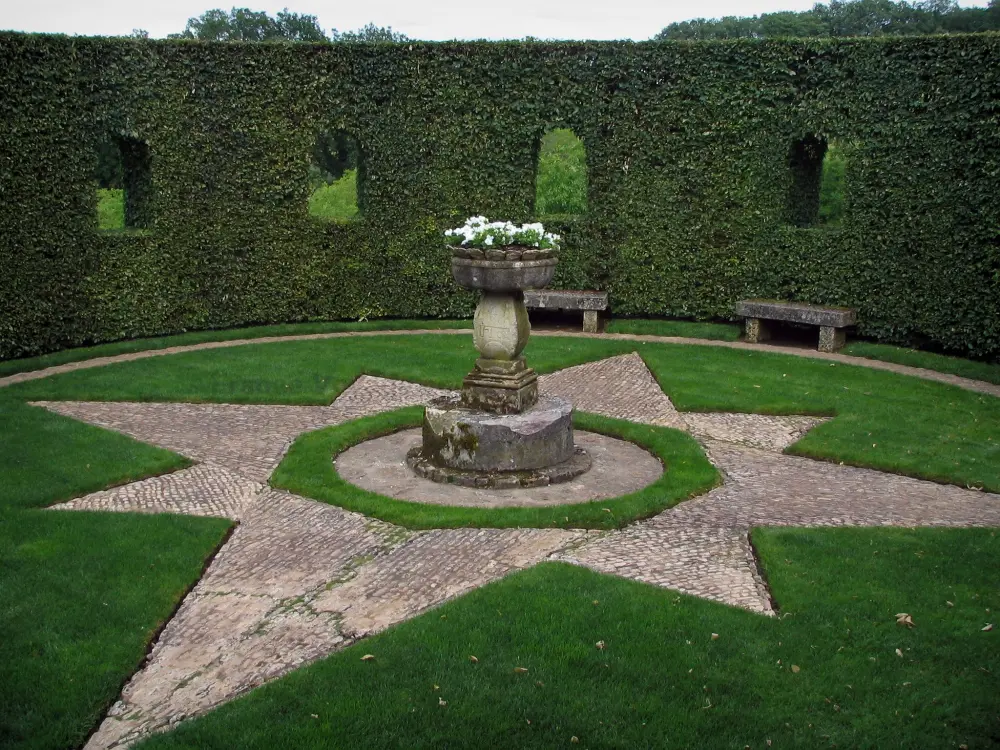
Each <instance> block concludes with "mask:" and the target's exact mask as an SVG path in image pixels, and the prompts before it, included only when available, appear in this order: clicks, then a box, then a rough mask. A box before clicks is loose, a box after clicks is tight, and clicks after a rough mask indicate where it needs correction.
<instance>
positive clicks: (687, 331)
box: [605, 318, 743, 341]
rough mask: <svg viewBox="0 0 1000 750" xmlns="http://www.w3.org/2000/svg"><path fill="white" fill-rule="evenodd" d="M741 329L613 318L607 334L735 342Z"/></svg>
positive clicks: (691, 323) (606, 330)
mask: <svg viewBox="0 0 1000 750" xmlns="http://www.w3.org/2000/svg"><path fill="white" fill-rule="evenodd" d="M742 330H743V329H742V328H741V327H740V326H738V325H737V324H735V323H702V322H698V321H693V320H656V319H643V318H613V319H612V320H609V321H608V324H607V327H606V328H605V332H607V333H632V334H638V335H641V336H683V337H685V338H692V339H715V340H717V341H737V340H739V338H740V333H741V332H742Z"/></svg>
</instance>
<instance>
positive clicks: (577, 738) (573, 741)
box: [569, 734, 580, 745]
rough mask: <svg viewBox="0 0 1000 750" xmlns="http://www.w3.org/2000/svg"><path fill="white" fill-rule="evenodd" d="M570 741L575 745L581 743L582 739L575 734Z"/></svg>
mask: <svg viewBox="0 0 1000 750" xmlns="http://www.w3.org/2000/svg"><path fill="white" fill-rule="evenodd" d="M569 741H570V742H572V743H573V744H574V745H575V744H576V743H578V742H579V741H580V738H579V737H577V736H576V735H575V734H574V735H573V736H572V737H570V738H569Z"/></svg>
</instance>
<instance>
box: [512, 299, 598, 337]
mask: <svg viewBox="0 0 1000 750" xmlns="http://www.w3.org/2000/svg"><path fill="white" fill-rule="evenodd" d="M524 304H525V307H533V308H537V309H545V310H582V311H583V330H584V332H586V333H597V314H598V312H600V311H601V310H607V309H608V293H607V292H592V291H578V290H573V289H534V290H529V291H526V292H525V293H524Z"/></svg>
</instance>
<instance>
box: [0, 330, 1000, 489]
mask: <svg viewBox="0 0 1000 750" xmlns="http://www.w3.org/2000/svg"><path fill="white" fill-rule="evenodd" d="M631 351H638V352H639V353H640V354H641V355H642V356H643V358H644V359H645V361H646V363H647V364H648V365H649V367H650V369H651V370H652V371H653V373H654V375H655V376H656V377H657V379H658V380H659V382H660V385H661V387H662V388H663V389H664V391H665V392H666V393H667V394H668V395H669V396H670V397H671V398H672V399H673V401H674V403H675V404H676V405H677V407H678V408H679V409H681V410H684V411H738V412H756V413H766V414H817V415H836V416H837V419H834V420H832V421H830V422H828V423H826V424H824V425H822V426H820V427H819V428H817V429H815V430H813V431H812V432H811V433H809V434H808V435H807V436H806V437H805V438H804V439H803V440H801V441H800V442H799V443H797V444H796V445H795V446H793V448H792V452H795V453H798V454H801V455H807V456H812V457H816V458H823V459H826V460H830V461H843V462H845V463H849V464H854V465H857V466H870V467H874V468H880V469H884V470H887V471H893V472H899V473H903V474H908V475H911V476H916V477H923V478H927V479H932V480H936V481H943V482H951V483H955V484H959V485H962V486H966V485H969V486H975V487H985V488H987V489H990V490H993V491H1000V399H996V398H993V397H991V396H986V395H982V394H978V393H973V392H969V391H964V390H962V389H959V388H955V387H952V386H948V385H944V384H941V383H935V382H931V381H925V380H920V379H918V378H912V377H907V376H902V375H897V374H895V373H890V372H882V371H878V370H871V369H868V368H864V367H853V366H846V365H840V364H836V365H834V364H831V363H828V362H823V361H818V360H809V359H802V358H798V357H793V356H788V355H781V354H772V353H768V352H759V351H742V350H741V351H735V350H730V349H724V348H715V347H711V346H694V345H683V344H655V343H645V342H631V341H614V340H607V339H574V338H566V337H558V336H553V337H550V336H545V337H542V336H537V337H535V338H534V339H532V341H531V343H530V344H529V347H528V350H527V355H528V361H529V363H530V364H531V365H532V366H533V367H534V368H535V369H536V370H538V371H539V372H541V373H545V372H552V371H553V370H557V369H561V368H563V367H567V366H570V365H575V364H580V363H582V362H587V361H591V360H596V359H601V358H604V357H609V356H613V355H616V354H622V353H626V352H631ZM474 359H475V352H474V350H473V349H472V347H471V345H470V342H469V338H468V337H467V336H398V337H394V336H380V337H372V338H366V337H358V338H350V339H342V340H337V341H292V342H283V343H275V344H259V345H257V344H255V345H248V346H241V347H234V348H231V349H222V350H216V351H202V352H187V353H183V354H177V355H172V356H170V357H163V358H156V359H148V360H139V361H134V362H125V363H121V364H117V365H111V366H108V367H101V368H95V369H92V370H82V371H78V372H72V373H66V374H63V375H57V376H53V377H50V378H45V379H42V380H38V381H33V382H28V383H23V384H20V385H17V386H12V387H11V388H10V391H11V395H16V396H17V397H19V398H25V399H28V398H30V399H78V400H93V399H96V400H138V401H203V402H239V403H279V404H280V403H283V404H325V403H329V402H330V401H331V400H332V399H333V398H335V397H336V395H337V394H338V393H340V392H341V391H342V390H343V389H344V388H346V387H347V386H348V385H349V384H350V383H351V382H352V381H353V380H354V378H355V377H356V376H357V375H358V374H360V373H369V374H372V375H380V376H384V377H389V378H398V379H403V380H411V381H415V382H420V383H426V384H428V385H435V386H440V387H447V388H457V387H459V385H460V383H461V379H462V377H463V376H464V375H465V374H466V373H467V372H468V371H469V370H470V369H471V368H472V365H473V363H474Z"/></svg>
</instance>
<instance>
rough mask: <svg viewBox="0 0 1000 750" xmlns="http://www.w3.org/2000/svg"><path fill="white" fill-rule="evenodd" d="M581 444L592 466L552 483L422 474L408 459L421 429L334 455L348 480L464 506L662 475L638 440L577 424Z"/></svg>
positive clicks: (637, 482) (523, 500)
mask: <svg viewBox="0 0 1000 750" xmlns="http://www.w3.org/2000/svg"><path fill="white" fill-rule="evenodd" d="M575 439H576V442H577V445H579V446H581V447H583V448H584V449H585V450H586V451H587V453H588V454H589V455H590V458H591V462H592V465H591V468H590V471H588V472H586V473H584V474H581V475H580V476H578V477H576V478H574V479H570V480H569V481H568V482H561V483H559V484H551V485H548V486H547V487H517V488H515V489H507V490H502V489H482V488H477V487H462V486H459V485H454V484H438V483H437V482H431V481H429V480H427V479H421V478H420V477H418V476H417V475H416V474H414V473H413V470H412V469H411V468H410V467H409V466H407V465H406V460H405V459H406V454H407V452H408V451H409V450H411V449H412V448H414V447H417V446H419V445H420V430H419V429H408V430H402V431H400V432H394V433H392V434H391V435H384V436H382V437H379V438H374V439H372V440H367V441H365V442H363V443H358V444H357V445H354V446H352V447H350V448H348V449H347V450H346V451H344V452H343V453H340V454H339V455H337V456H336V458H335V459H334V466H335V468H336V470H337V474H338V475H339V476H340V478H341V479H343V480H344V481H346V482H350V483H351V484H353V485H355V486H357V487H361V488H362V489H365V490H368V491H369V492H376V493H378V494H380V495H385V496H387V497H392V498H395V499H397V500H406V501H409V502H413V503H426V504H428V505H447V506H454V507H465V508H534V507H538V508H544V507H549V506H553V505H573V504H576V503H586V502H589V501H591V500H604V499H606V498H613V497H620V496H621V495H628V494H629V493H632V492H638V491H639V490H641V489H642V488H643V487H645V486H647V485H649V484H652V483H653V482H655V481H656V480H657V479H659V478H660V477H661V476H662V475H663V464H661V463H660V460H659V459H658V458H656V457H655V456H653V455H652V454H650V453H649V452H647V451H646V450H645V449H643V448H640V447H639V446H638V445H635V444H634V443H630V442H628V441H625V440H619V439H618V438H613V437H608V436H607V435H599V434H597V433H595V432H585V431H581V430H577V431H576V434H575Z"/></svg>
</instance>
